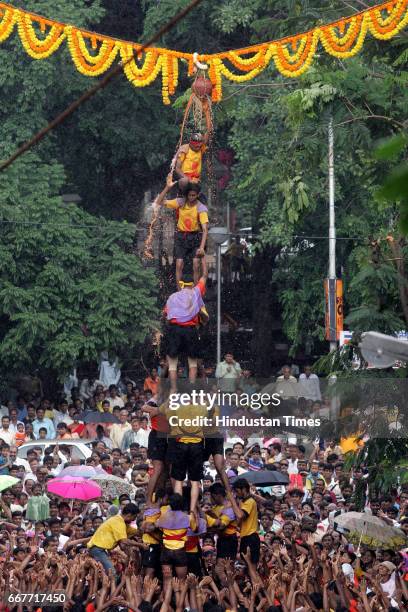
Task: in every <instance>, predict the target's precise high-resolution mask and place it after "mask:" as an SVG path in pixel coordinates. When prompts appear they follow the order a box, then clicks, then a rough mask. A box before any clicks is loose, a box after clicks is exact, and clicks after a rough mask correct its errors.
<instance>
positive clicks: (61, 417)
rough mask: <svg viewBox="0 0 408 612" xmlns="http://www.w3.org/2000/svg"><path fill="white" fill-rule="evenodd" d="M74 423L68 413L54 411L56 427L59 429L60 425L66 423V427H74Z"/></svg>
mask: <svg viewBox="0 0 408 612" xmlns="http://www.w3.org/2000/svg"><path fill="white" fill-rule="evenodd" d="M73 422H74V421H73V420H72V419H71V417H70V416H69V414H68V412H59V410H54V427H55V429H57V426H58V423H65V425H72V423H73Z"/></svg>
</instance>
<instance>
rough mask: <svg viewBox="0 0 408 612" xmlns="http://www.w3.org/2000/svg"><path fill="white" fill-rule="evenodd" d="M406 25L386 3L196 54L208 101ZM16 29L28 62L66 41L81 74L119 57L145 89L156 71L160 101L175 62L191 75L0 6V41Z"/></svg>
mask: <svg viewBox="0 0 408 612" xmlns="http://www.w3.org/2000/svg"><path fill="white" fill-rule="evenodd" d="M407 24H408V0H389V1H388V2H384V3H383V4H379V5H376V6H374V7H371V8H369V9H366V10H364V11H361V12H360V13H357V14H355V15H353V16H351V17H345V18H343V19H339V20H337V21H335V22H333V23H329V24H327V25H322V26H318V27H316V28H313V29H311V30H309V31H308V32H303V33H300V34H296V35H294V36H289V37H286V38H282V39H280V40H275V41H270V42H264V43H261V44H259V45H253V46H251V47H246V48H243V49H234V50H231V51H224V52H222V53H215V54H211V55H206V54H202V55H198V60H199V61H200V62H204V63H206V64H207V65H208V68H209V69H208V74H209V78H210V79H211V82H212V85H213V90H212V98H213V101H214V102H219V101H220V100H221V99H222V80H223V78H225V79H228V80H229V81H232V82H234V83H243V82H246V81H250V80H252V79H254V78H255V77H257V76H258V75H259V74H260V73H261V72H262V71H263V70H265V68H266V67H267V66H268V65H269V64H270V62H271V61H272V60H273V61H274V63H275V67H276V69H277V70H278V71H279V72H280V73H281V74H282V75H284V76H286V77H291V78H294V77H298V76H300V75H301V74H303V73H304V72H306V70H308V68H309V67H310V65H311V64H312V62H313V59H314V57H315V55H316V52H317V51H318V47H319V44H320V45H321V47H323V49H324V50H325V51H326V53H328V54H329V55H332V56H334V57H337V58H339V59H345V58H348V57H352V56H353V55H356V54H357V53H359V51H361V49H362V47H363V44H364V40H365V38H366V36H367V34H368V33H370V34H371V35H372V36H373V37H374V38H377V39H379V40H389V39H391V38H392V37H394V36H396V35H397V34H398V33H399V32H400V31H401V30H402V29H403V28H404V27H405V26H406V25H407ZM16 26H17V31H18V34H19V37H20V40H21V44H22V46H23V48H24V50H25V51H26V53H28V55H29V56H30V57H32V58H33V59H46V58H47V57H50V55H52V54H53V53H55V52H56V51H57V50H58V49H59V47H60V46H61V44H62V43H63V42H64V41H65V40H66V41H67V44H68V49H69V51H70V54H71V58H72V61H73V63H74V65H75V67H76V69H77V70H78V71H79V72H80V73H81V74H83V75H85V76H90V77H96V76H100V75H101V74H103V73H104V72H106V71H107V70H109V68H110V67H111V66H112V64H113V62H114V61H115V60H117V59H120V60H121V61H122V63H123V70H124V73H125V75H126V77H127V78H128V79H129V81H130V82H131V83H132V85H134V86H135V87H147V86H148V85H150V84H151V83H153V81H155V79H156V78H157V77H158V76H159V74H160V73H161V76H162V97H163V102H164V103H165V104H170V96H172V95H174V94H175V92H176V89H177V86H178V80H179V61H180V60H182V61H184V62H186V63H187V65H188V74H189V75H190V76H191V75H192V73H193V68H194V62H193V54H192V53H184V52H180V51H172V50H169V49H160V48H151V49H147V50H146V51H145V52H143V53H140V48H141V45H139V44H137V43H129V42H126V41H123V40H118V39H115V38H111V37H108V36H102V35H101V34H97V33H96V32H90V31H87V30H82V29H78V28H75V27H74V26H72V25H67V24H64V23H60V22H58V21H53V20H50V19H47V18H46V17H42V16H41V15H36V14H34V13H31V12H29V11H24V10H22V9H16V8H14V7H12V6H10V5H9V4H5V3H0V43H2V42H4V41H5V40H7V39H8V38H9V36H10V35H11V34H12V33H13V30H14V29H15V27H16Z"/></svg>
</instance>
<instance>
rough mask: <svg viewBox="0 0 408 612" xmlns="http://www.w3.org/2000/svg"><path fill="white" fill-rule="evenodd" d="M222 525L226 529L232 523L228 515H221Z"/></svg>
mask: <svg viewBox="0 0 408 612" xmlns="http://www.w3.org/2000/svg"><path fill="white" fill-rule="evenodd" d="M220 521H221V525H222V526H223V527H224V529H225V527H228V525H229V524H230V522H231V519H230V518H229V517H228V516H227V515H226V514H221V516H220Z"/></svg>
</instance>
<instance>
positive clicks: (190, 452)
mask: <svg viewBox="0 0 408 612" xmlns="http://www.w3.org/2000/svg"><path fill="white" fill-rule="evenodd" d="M171 446H172V450H171V453H170V455H169V458H171V471H170V476H171V478H174V479H175V480H184V479H185V478H186V476H187V477H188V479H189V480H193V481H194V482H198V481H200V480H202V479H203V452H204V447H203V443H202V442H197V443H195V444H194V443H190V444H184V443H183V442H177V441H176V440H174V442H173V443H172V445H171Z"/></svg>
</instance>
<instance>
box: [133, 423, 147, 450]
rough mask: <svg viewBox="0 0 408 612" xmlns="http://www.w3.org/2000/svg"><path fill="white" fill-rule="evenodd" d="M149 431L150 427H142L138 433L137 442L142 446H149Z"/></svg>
mask: <svg viewBox="0 0 408 612" xmlns="http://www.w3.org/2000/svg"><path fill="white" fill-rule="evenodd" d="M149 433H150V430H149V429H143V428H142V427H141V428H140V429H139V431H138V432H137V434H136V442H137V443H138V444H140V446H144V447H145V448H147V445H148V443H149Z"/></svg>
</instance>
